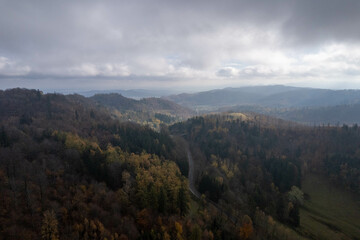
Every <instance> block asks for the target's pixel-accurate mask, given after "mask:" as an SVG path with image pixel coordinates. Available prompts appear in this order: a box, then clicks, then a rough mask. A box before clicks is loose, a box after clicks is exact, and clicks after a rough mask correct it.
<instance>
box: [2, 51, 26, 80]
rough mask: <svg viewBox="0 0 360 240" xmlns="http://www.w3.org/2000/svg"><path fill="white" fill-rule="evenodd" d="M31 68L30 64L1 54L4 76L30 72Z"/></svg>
mask: <svg viewBox="0 0 360 240" xmlns="http://www.w3.org/2000/svg"><path fill="white" fill-rule="evenodd" d="M30 70H31V68H30V67H29V66H25V65H21V64H19V63H16V62H14V61H11V60H10V59H8V58H6V57H1V56H0V75H2V76H22V75H26V74H28V73H29V72H30Z"/></svg>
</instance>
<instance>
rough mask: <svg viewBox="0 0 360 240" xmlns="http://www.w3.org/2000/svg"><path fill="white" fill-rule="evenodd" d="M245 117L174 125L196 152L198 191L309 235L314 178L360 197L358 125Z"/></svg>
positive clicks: (235, 211)
mask: <svg viewBox="0 0 360 240" xmlns="http://www.w3.org/2000/svg"><path fill="white" fill-rule="evenodd" d="M239 116H240V117H239ZM239 116H237V115H235V114H232V115H226V114H223V115H209V116H205V117H196V118H192V119H190V120H188V121H187V122H184V123H178V124H175V125H173V126H171V128H170V130H171V132H172V133H173V134H179V135H182V136H184V137H185V138H186V139H187V140H188V141H189V143H190V144H191V145H192V147H193V149H192V151H193V152H194V155H195V156H194V159H196V160H197V164H198V166H197V174H196V176H197V187H198V190H199V191H200V192H201V193H203V194H205V195H206V196H207V197H208V198H209V199H211V200H212V201H214V202H215V203H217V204H218V205H219V206H221V208H222V209H224V210H225V211H227V212H229V213H232V214H234V215H237V214H238V215H243V214H244V213H246V214H247V215H249V216H250V217H251V218H252V219H253V220H255V219H257V220H256V223H257V224H260V225H261V224H265V225H266V226H268V224H269V223H268V222H266V221H265V222H264V221H263V220H261V219H264V215H263V214H265V216H266V215H269V216H271V217H273V218H274V219H276V220H277V221H279V222H282V223H284V224H286V225H288V226H292V227H295V228H296V229H298V230H299V231H301V229H300V228H299V226H300V225H299V224H300V221H301V219H300V215H299V209H300V207H301V205H302V204H303V201H304V195H303V193H302V191H301V180H302V178H303V177H304V176H306V174H307V173H310V172H313V173H316V174H319V175H325V176H327V177H328V178H330V179H331V181H332V182H333V184H336V185H339V186H342V187H343V188H346V189H348V191H352V192H355V193H357V194H359V193H360V184H359V182H360V181H359V180H360V165H359V164H360V159H359V158H360V155H359V150H358V149H359V142H360V130H359V128H358V127H357V125H355V126H353V127H348V126H346V125H344V126H343V127H315V128H313V127H306V126H301V125H296V124H291V123H287V122H284V121H283V122H282V121H279V120H276V119H273V118H270V117H267V116H262V115H257V116H256V115H249V116H246V115H239ZM261 216H262V217H261ZM259 219H260V222H257V221H258V220H259ZM305 235H306V234H305Z"/></svg>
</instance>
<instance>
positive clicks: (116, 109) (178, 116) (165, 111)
mask: <svg viewBox="0 0 360 240" xmlns="http://www.w3.org/2000/svg"><path fill="white" fill-rule="evenodd" d="M90 99H92V100H94V101H95V102H97V103H98V104H100V105H102V106H106V107H109V108H110V109H112V110H113V114H114V115H116V117H117V118H118V119H121V120H123V121H132V122H137V123H140V124H148V125H150V126H151V127H153V128H155V129H160V124H171V123H174V122H176V121H181V120H186V119H187V118H189V117H191V116H193V115H194V112H193V111H192V110H190V109H188V108H185V107H182V106H180V105H178V104H176V103H174V102H171V101H168V100H165V99H161V98H143V99H141V100H135V99H131V98H126V97H123V96H122V95H120V94H117V93H111V94H96V95H94V96H93V97H91V98H90Z"/></svg>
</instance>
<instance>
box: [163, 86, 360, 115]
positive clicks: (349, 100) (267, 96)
mask: <svg viewBox="0 0 360 240" xmlns="http://www.w3.org/2000/svg"><path fill="white" fill-rule="evenodd" d="M166 99H169V100H171V101H174V102H176V103H178V104H180V105H183V106H187V107H190V108H192V109H199V110H204V111H209V110H210V111H213V110H217V109H218V108H219V107H229V106H243V105H257V106H260V107H267V108H299V107H316V106H318V107H319V106H334V105H342V104H354V103H359V102H360V91H359V90H328V89H315V88H297V87H287V86H281V85H275V86H255V87H241V88H225V89H217V90H212V91H206V92H199V93H194V94H179V95H172V96H168V97H166Z"/></svg>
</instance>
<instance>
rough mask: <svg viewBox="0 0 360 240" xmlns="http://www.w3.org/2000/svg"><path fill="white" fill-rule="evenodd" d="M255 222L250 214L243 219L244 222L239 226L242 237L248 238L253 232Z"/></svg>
mask: <svg viewBox="0 0 360 240" xmlns="http://www.w3.org/2000/svg"><path fill="white" fill-rule="evenodd" d="M253 231H254V228H253V223H252V220H251V218H250V217H249V216H248V215H245V216H244V217H243V219H242V224H241V226H240V228H239V236H240V238H241V239H248V238H249V237H250V236H251V234H252V233H253Z"/></svg>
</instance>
